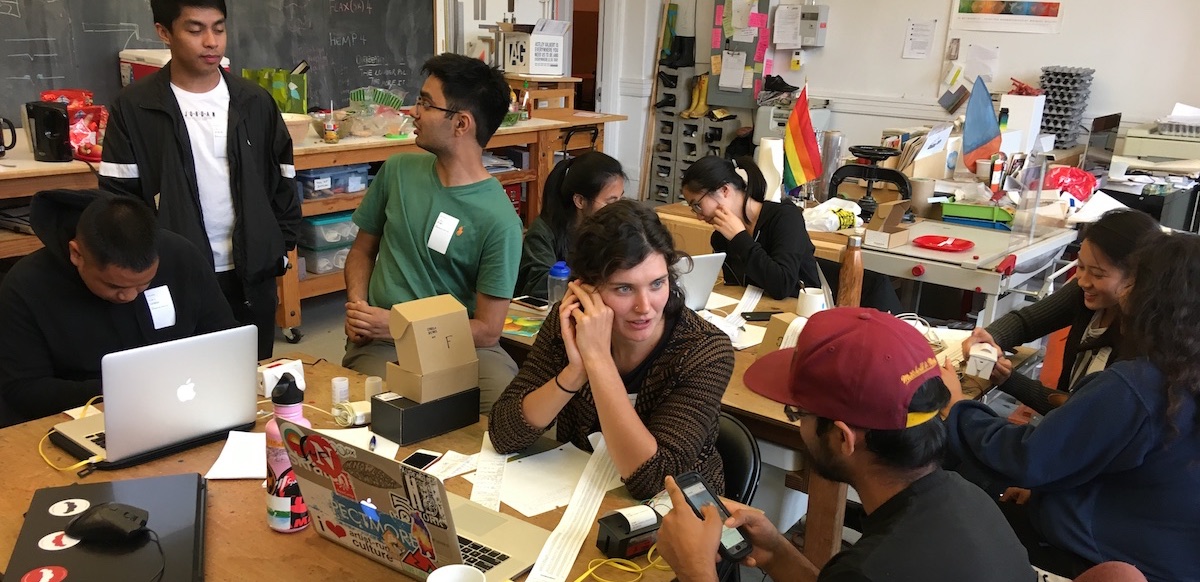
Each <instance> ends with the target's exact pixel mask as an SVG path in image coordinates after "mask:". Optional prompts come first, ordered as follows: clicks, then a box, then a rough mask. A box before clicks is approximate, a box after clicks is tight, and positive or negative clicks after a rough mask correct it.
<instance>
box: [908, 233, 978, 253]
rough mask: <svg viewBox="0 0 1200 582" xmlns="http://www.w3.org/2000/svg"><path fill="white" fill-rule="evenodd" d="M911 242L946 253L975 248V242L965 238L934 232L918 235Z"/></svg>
mask: <svg viewBox="0 0 1200 582" xmlns="http://www.w3.org/2000/svg"><path fill="white" fill-rule="evenodd" d="M912 244H914V245H917V246H919V247H921V248H925V249H933V250H935V251H946V252H948V253H961V252H963V251H969V250H971V249H973V248H975V243H974V242H972V241H970V240H967V239H965V238H955V237H952V236H941V235H936V234H927V235H925V236H919V237H917V238H914V239H913V240H912Z"/></svg>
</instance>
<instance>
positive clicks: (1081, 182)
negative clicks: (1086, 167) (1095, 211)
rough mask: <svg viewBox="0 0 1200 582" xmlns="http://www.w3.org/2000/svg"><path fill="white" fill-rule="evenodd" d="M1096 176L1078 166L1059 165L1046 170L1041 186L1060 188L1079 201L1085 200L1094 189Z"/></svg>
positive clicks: (1090, 195)
mask: <svg viewBox="0 0 1200 582" xmlns="http://www.w3.org/2000/svg"><path fill="white" fill-rule="evenodd" d="M1096 186H1097V184H1096V177H1095V176H1093V175H1091V174H1090V173H1088V172H1085V171H1083V170H1080V169H1079V168H1071V167H1065V166H1060V167H1057V168H1051V169H1050V171H1049V172H1046V179H1045V181H1043V182H1042V187H1043V188H1053V189H1057V190H1062V191H1063V192H1066V193H1067V194H1070V195H1071V196H1073V197H1074V198H1075V199H1076V200H1078V201H1080V202H1087V201H1088V199H1089V198H1091V197H1092V193H1093V192H1095V191H1096Z"/></svg>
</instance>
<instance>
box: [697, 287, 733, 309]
mask: <svg viewBox="0 0 1200 582" xmlns="http://www.w3.org/2000/svg"><path fill="white" fill-rule="evenodd" d="M737 302H738V300H737V299H735V298H733V297H730V296H728V295H722V294H720V293H717V292H716V291H713V292H712V293H710V294H709V296H708V302H707V303H705V304H704V308H705V309H708V310H710V311H711V310H713V309H717V308H718V307H729V306H730V305H737Z"/></svg>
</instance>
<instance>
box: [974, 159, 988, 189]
mask: <svg viewBox="0 0 1200 582" xmlns="http://www.w3.org/2000/svg"><path fill="white" fill-rule="evenodd" d="M975 177H976V178H979V181H980V182H983V183H984V184H987V183H988V181H989V180H991V178H992V160H991V158H983V159H982V160H976V161H975Z"/></svg>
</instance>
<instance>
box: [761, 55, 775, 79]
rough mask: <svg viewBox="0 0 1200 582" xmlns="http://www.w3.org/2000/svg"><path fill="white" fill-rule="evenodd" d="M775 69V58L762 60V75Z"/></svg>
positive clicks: (768, 73)
mask: <svg viewBox="0 0 1200 582" xmlns="http://www.w3.org/2000/svg"><path fill="white" fill-rule="evenodd" d="M774 71H775V60H774V59H766V60H764V61H763V76H766V75H770V74H771V73H772V72H774Z"/></svg>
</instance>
